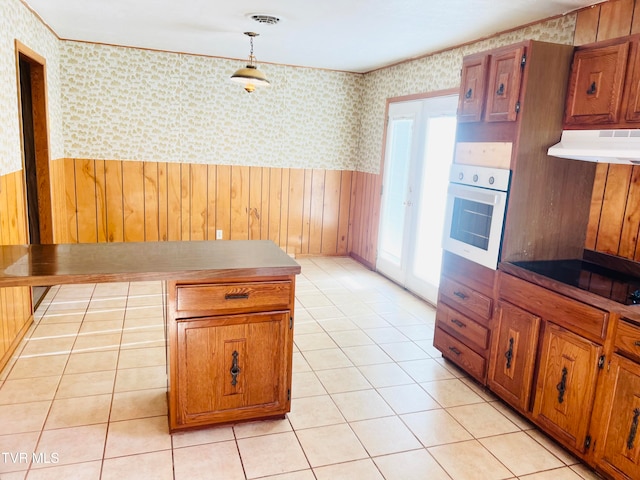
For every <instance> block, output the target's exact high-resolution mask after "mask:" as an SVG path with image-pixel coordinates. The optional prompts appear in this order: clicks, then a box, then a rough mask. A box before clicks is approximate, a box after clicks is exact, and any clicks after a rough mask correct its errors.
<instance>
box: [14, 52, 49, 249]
mask: <svg viewBox="0 0 640 480" xmlns="http://www.w3.org/2000/svg"><path fill="white" fill-rule="evenodd" d="M15 46H16V82H17V92H18V124H19V125H20V147H21V152H23V155H22V168H23V171H24V169H25V160H24V137H23V125H22V97H21V89H20V59H23V60H24V61H26V62H28V63H29V65H30V67H31V75H30V76H31V96H32V113H33V133H34V147H35V164H36V171H37V183H38V187H37V188H38V215H39V219H40V221H39V223H40V243H46V244H50V243H53V215H52V211H51V182H50V177H49V162H50V157H49V122H48V112H47V104H48V102H47V67H46V60H45V58H44V57H43V56H41V55H39V54H37V53H36V52H34V51H33V50H31V49H30V48H29V47H27V46H26V45H24V44H22V43H21V42H19V41H18V40H16V41H15ZM22 178H23V182H24V191H25V196H24V201H25V212H28V205H27V195H26V192H27V184H26V179H25V176H24V175H23V176H22ZM27 227H28V219H27ZM27 235H28V236H30V235H29V234H28V228H27ZM29 241H31V239H29Z"/></svg>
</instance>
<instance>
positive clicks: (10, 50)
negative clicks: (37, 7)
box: [0, 0, 64, 175]
mask: <svg viewBox="0 0 640 480" xmlns="http://www.w3.org/2000/svg"><path fill="white" fill-rule="evenodd" d="M16 39H17V40H19V41H20V42H21V43H22V44H24V45H26V46H27V47H29V48H30V49H31V50H33V51H34V52H36V53H37V54H38V55H41V56H42V57H44V58H45V59H46V68H47V90H48V100H49V102H48V112H49V148H50V152H51V158H59V157H62V155H63V153H64V152H63V142H62V137H63V135H62V133H63V132H62V111H61V105H60V76H59V70H60V68H59V54H58V49H59V44H60V42H59V40H58V39H57V37H56V36H55V35H54V34H53V33H51V31H50V30H49V29H48V28H47V27H45V26H44V25H43V24H42V22H41V21H40V19H39V18H38V17H37V16H36V15H34V14H33V12H31V10H29V9H28V8H27V7H25V6H24V5H23V4H22V3H20V2H19V1H18V0H0V112H2V116H1V117H0V175H4V174H7V173H11V172H15V171H17V170H20V169H21V168H22V150H21V142H20V123H19V110H18V77H17V73H16V53H15V51H16V50H15V48H16V47H15V40H16Z"/></svg>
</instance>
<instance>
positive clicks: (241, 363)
mask: <svg viewBox="0 0 640 480" xmlns="http://www.w3.org/2000/svg"><path fill="white" fill-rule="evenodd" d="M298 273H300V266H299V265H298V264H297V263H296V262H295V260H293V259H292V258H291V257H289V256H288V255H287V254H286V253H284V252H283V251H282V250H281V249H280V248H279V247H278V246H277V245H275V243H273V242H271V241H266V240H238V241H210V242H209V241H199V242H198V241H196V242H144V243H102V244H68V245H9V246H1V247H0V288H2V287H14V286H49V285H60V284H75V283H106V282H135V281H153V280H155V281H163V282H165V284H166V289H165V296H166V298H165V305H166V317H165V335H166V338H167V355H168V370H169V371H168V397H169V402H168V403H169V426H170V429H171V430H172V431H175V430H180V429H184V428H190V427H202V426H207V425H212V424H219V423H228V422H235V421H241V420H255V419H260V418H270V417H283V416H284V415H285V414H286V413H287V412H288V411H289V410H290V406H291V362H292V353H293V312H294V298H295V276H296V275H297V274H298Z"/></svg>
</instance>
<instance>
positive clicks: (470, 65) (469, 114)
mask: <svg viewBox="0 0 640 480" xmlns="http://www.w3.org/2000/svg"><path fill="white" fill-rule="evenodd" d="M488 61H489V57H488V56H487V55H482V56H471V57H467V58H465V59H464V60H463V61H462V78H461V81H460V82H461V83H460V96H459V97H458V122H479V121H480V120H481V119H482V109H483V108H484V99H485V83H486V77H487V63H488Z"/></svg>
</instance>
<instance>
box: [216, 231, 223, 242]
mask: <svg viewBox="0 0 640 480" xmlns="http://www.w3.org/2000/svg"><path fill="white" fill-rule="evenodd" d="M216 240H222V230H216Z"/></svg>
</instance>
